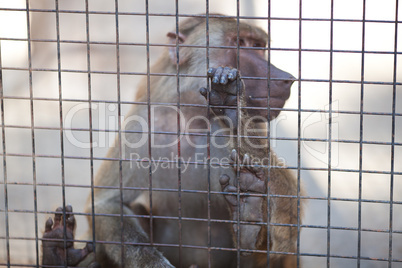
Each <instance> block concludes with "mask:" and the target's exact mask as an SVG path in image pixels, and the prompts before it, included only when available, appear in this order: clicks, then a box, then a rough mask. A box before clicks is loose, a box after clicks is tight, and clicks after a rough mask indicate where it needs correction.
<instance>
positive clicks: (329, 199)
mask: <svg viewBox="0 0 402 268" xmlns="http://www.w3.org/2000/svg"><path fill="white" fill-rule="evenodd" d="M268 2H269V3H268V17H257V16H240V0H237V1H236V5H237V10H236V13H237V14H236V16H222V15H217V14H212V13H209V10H210V6H209V1H208V0H206V2H205V3H206V6H205V8H206V14H205V15H193V14H183V13H180V11H179V0H175V12H174V13H152V12H149V3H148V0H146V4H145V12H125V11H120V8H119V1H118V0H115V10H114V11H110V12H109V11H92V10H90V8H89V5H88V0H85V10H84V11H80V10H62V9H59V1H58V0H55V8H54V9H32V8H30V4H29V1H28V0H26V8H25V9H24V8H0V11H3V12H11V11H20V12H26V18H27V38H14V37H0V41H18V42H26V43H27V44H28V66H27V67H4V66H2V61H1V56H2V55H1V42H0V92H1V98H0V106H1V110H0V111H1V124H2V130H1V131H2V132H1V134H2V152H1V154H0V155H1V156H2V158H3V177H4V180H3V181H0V185H2V186H3V188H4V209H2V208H0V212H1V213H4V215H5V225H4V226H5V234H4V235H3V236H0V240H5V244H6V246H5V249H6V260H0V265H1V266H3V265H4V266H7V267H12V266H24V267H38V266H39V265H40V263H39V262H40V261H39V259H40V257H39V256H40V253H39V248H40V245H39V244H40V243H41V242H42V241H43V239H42V238H41V237H40V233H39V231H40V230H41V227H40V224H41V223H40V221H39V222H38V215H50V216H51V215H53V214H54V212H52V211H46V210H41V209H40V208H39V207H38V202H37V198H38V190H37V189H38V187H54V186H55V187H59V188H61V193H62V202H63V203H62V204H63V207H65V206H66V189H67V188H82V189H87V190H88V191H90V195H91V211H90V212H88V213H83V212H76V213H75V215H77V216H89V217H91V218H92V239H90V240H78V239H74V240H68V239H64V240H63V243H64V247H65V248H67V242H73V241H75V242H89V243H93V245H95V244H98V245H102V244H113V245H118V246H120V247H121V260H122V265H123V266H124V265H125V248H126V247H127V246H129V245H138V246H150V247H166V248H176V249H177V250H178V258H179V266H180V267H181V266H182V262H183V259H184V258H183V256H184V253H183V250H184V249H198V250H206V251H207V252H208V255H207V256H208V267H212V261H211V258H212V252H213V251H221V252H233V253H234V254H236V260H237V262H236V264H237V267H240V264H241V253H243V252H251V253H263V254H266V256H267V266H268V267H270V257H271V256H272V255H275V254H281V255H283V254H288V255H295V256H296V257H297V267H300V266H301V263H302V259H303V257H320V258H324V259H325V260H326V266H327V267H331V261H332V260H333V259H334V258H339V259H353V260H356V263H357V267H360V266H362V265H363V262H362V261H381V262H385V263H387V264H388V267H389V268H390V267H392V265H393V264H395V263H402V259H399V258H398V257H395V253H394V252H393V246H394V241H395V238H394V236H395V235H396V234H398V235H401V234H402V230H398V229H397V228H396V227H395V224H394V220H395V218H396V217H397V216H396V215H395V209H394V207H395V206H396V205H402V201H397V200H395V196H394V192H395V176H401V175H402V172H401V171H396V170H397V169H396V163H395V158H396V157H395V154H396V152H395V150H396V149H397V148H396V147H398V146H402V142H398V141H397V140H396V138H395V135H396V124H397V122H396V120H397V117H402V113H398V112H397V109H396V106H397V87H398V86H402V82H400V81H398V80H397V76H398V73H397V71H398V62H397V60H398V56H401V55H402V51H398V42H397V41H398V30H399V28H398V27H399V25H400V24H401V23H402V21H401V20H399V14H398V9H399V1H398V0H396V5H395V20H368V19H366V1H363V14H362V19H361V20H359V19H336V18H334V2H335V1H333V0H331V15H330V18H329V19H316V18H305V17H304V16H303V1H302V0H300V1H299V14H298V17H297V18H281V17H272V16H271V8H272V7H271V3H270V1H268ZM39 12H40V13H51V14H55V17H56V20H55V22H56V25H55V26H56V38H55V39H51V38H50V39H47V38H45V39H41V38H32V36H31V22H30V16H31V14H32V13H39ZM60 14H82V15H83V16H85V18H86V26H85V28H86V29H85V30H86V39H85V40H68V39H62V38H61V36H60ZM90 15H113V16H114V19H115V37H116V40H115V42H106V41H92V40H91V38H90V27H89V18H90ZM120 16H142V17H145V21H146V23H145V25H146V26H145V27H146V37H145V42H144V43H143V42H122V41H120V27H119V23H120V22H119V18H120ZM152 17H169V18H170V17H171V18H174V19H175V30H176V42H175V44H161V43H153V42H151V41H150V23H149V21H150V18H152ZM194 17H197V18H205V20H206V29H205V38H206V45H205V46H202V45H184V44H180V42H179V33H180V31H179V30H180V29H179V22H180V19H181V18H194ZM222 17H225V18H226V17H228V18H233V19H235V20H236V21H237V41H238V42H237V43H238V44H239V38H240V26H239V23H240V20H265V21H266V22H267V29H268V36H269V39H270V36H271V24H272V22H275V21H294V22H297V23H298V24H299V25H298V34H299V42H298V47H297V48H276V47H272V46H271V44H270V42H268V47H267V48H263V49H261V48H249V47H247V49H255V50H264V51H267V54H268V73H267V77H268V78H255V77H243V79H250V80H252V79H254V80H268V81H269V82H270V81H275V80H276V81H278V79H274V78H270V76H271V75H270V62H271V53H272V52H275V51H285V52H297V54H298V76H297V82H298V87H297V107H296V108H273V107H269V106H268V103H269V99H270V88H269V84H270V83H269V82H268V83H267V84H268V92H269V94H268V95H269V97H268V103H267V107H263V108H256V107H240V96H238V98H237V104H238V105H237V107H236V108H235V109H236V110H237V113H238V115H239V116H240V114H241V109H247V110H253V109H254V110H266V111H268V114H269V113H270V112H271V111H284V112H291V113H297V137H274V136H273V135H271V132H270V123H269V122H268V127H267V136H266V137H264V138H266V139H267V140H268V142H272V141H289V142H295V143H297V160H296V164H294V165H289V166H287V167H286V168H287V169H290V170H293V171H295V172H296V174H297V185H298V189H297V195H275V194H269V195H268V194H265V195H262V194H252V193H245V194H243V193H241V192H240V187H239V180H237V183H238V185H237V193H227V192H222V191H214V190H212V189H211V168H213V167H215V166H216V165H215V164H214V163H212V162H211V126H210V125H208V131H207V132H206V133H193V132H192V133H186V132H185V130H184V129H182V128H181V124H180V122H181V120H182V118H181V115H180V113H177V118H176V123H177V131H172V132H169V131H154V130H152V128H151V109H152V106H157V105H164V106H172V107H176V108H177V109H178V110H180V109H183V108H189V107H198V108H199V107H201V108H206V109H207V111H208V115H207V116H208V118H210V117H211V115H210V108H214V106H211V105H210V104H209V95H208V96H207V104H206V105H200V104H187V103H181V95H180V94H181V92H180V86H181V84H180V83H181V80H182V79H183V78H189V77H192V78H202V79H205V80H206V83H207V84H208V88H209V86H210V85H209V80H208V78H207V77H206V76H204V75H196V74H184V73H181V71H180V68H179V62H180V58H179V56H180V53H179V49H182V48H186V47H188V48H197V49H205V51H206V54H205V57H206V63H207V68H209V67H210V49H214V48H223V49H236V50H237V67H239V65H240V58H239V54H240V50H241V49H244V48H245V47H241V46H240V45H237V46H219V47H217V46H212V45H210V28H209V27H210V25H209V22H210V19H211V18H222ZM303 22H329V24H330V46H329V49H310V48H303V47H302V38H301V37H302V36H303ZM336 22H353V23H361V25H362V43H361V50H344V49H334V23H336ZM367 23H377V24H380V23H381V24H392V25H394V26H395V33H394V48H393V51H374V50H366V25H367ZM39 42H41V43H54V44H55V45H56V47H57V68H35V67H33V66H32V46H33V45H35V43H39ZM61 44H84V45H86V51H87V53H86V63H87V68H86V69H85V70H77V69H68V68H63V67H62V62H61V54H62V51H61V49H60V47H61ZM92 45H107V46H114V47H115V50H116V55H115V56H116V71H103V70H101V71H96V70H93V68H91V46H92ZM123 46H127V47H145V48H146V71H145V72H126V71H122V70H121V66H120V65H121V62H120V61H121V59H120V56H121V55H120V50H121V47H123ZM152 47H158V48H165V47H168V48H175V49H176V72H175V73H154V72H152V71H151V59H150V58H151V51H150V49H151V48H152ZM305 52H320V53H329V78H328V79H314V78H304V77H302V55H303V53H305ZM334 53H348V54H357V55H361V79H360V80H342V79H334V74H333V73H334V66H333V65H334V64H333V63H334ZM367 55H392V56H393V77H392V82H386V81H367V80H366V77H365V62H366V56H367ZM4 71H11V72H13V71H26V72H28V74H29V79H28V88H29V96H27V97H21V96H13V95H10V96H8V95H7V96H4V91H3V78H4ZM33 72H46V73H56V74H57V79H58V97H57V98H51V97H35V96H34V92H33V84H34V81H33V77H32V74H33ZM62 73H80V74H86V75H87V83H88V98H87V99H69V98H64V97H63V88H62ZM94 74H100V75H107V74H108V75H115V76H116V78H117V100H116V101H105V100H97V99H94V98H93V96H92V87H93V85H92V82H91V81H92V76H93V75H94ZM122 76H146V80H147V98H146V101H143V102H139V101H129V100H123V98H122V95H121V88H122V85H121V77H122ZM161 76H168V77H175V78H176V82H177V90H176V94H177V96H176V97H177V101H176V102H172V103H161V102H153V101H152V100H151V88H150V87H151V79H152V78H153V77H161ZM279 80H280V79H279ZM306 82H311V83H327V84H328V85H329V94H328V103H329V107H328V109H311V108H307V109H306V108H302V87H303V83H306ZM335 84H353V85H359V86H360V100H359V101H360V107H359V110H358V111H352V110H336V109H335V108H334V106H333V104H332V103H333V91H334V85H335ZM369 85H386V86H392V109H391V112H370V111H365V110H364V93H365V87H367V86H369ZM5 100H26V101H29V108H30V110H29V111H30V126H24V125H22V124H21V125H19V124H10V123H6V121H5V108H4V101H5ZM35 101H46V102H49V103H57V104H58V107H59V117H58V119H59V127H43V126H38V125H36V124H35V120H34V119H35V117H34V114H35V109H34V102H35ZM75 102H77V103H87V104H88V105H89V107H91V106H92V105H93V104H97V103H108V104H117V107H118V110H117V113H118V117H119V120H118V128H117V130H113V129H108V128H102V127H94V126H93V123H92V120H93V113H92V110H91V109H89V111H88V113H89V114H88V115H89V122H88V123H89V126H88V127H87V128H73V127H70V126H65V125H64V116H63V104H64V103H75ZM122 105H142V106H144V107H146V108H147V109H148V113H147V114H148V129H147V130H146V131H130V130H125V129H123V128H122V123H121V120H120V118H121V116H122V114H123V111H122ZM215 107H216V108H220V107H219V106H215ZM223 107H224V106H222V107H221V108H223ZM224 108H227V107H224ZM303 113H322V114H326V115H328V138H305V137H302V116H303ZM338 114H343V115H356V116H358V117H359V137H358V138H357V139H350V138H349V139H340V138H337V137H336V135H334V129H333V123H334V117H335V116H336V115H338ZM368 115H377V116H388V117H391V120H392V130H391V132H392V133H391V134H392V135H391V139H390V141H375V140H374V141H373V140H365V139H364V135H363V134H364V122H365V121H364V118H365V117H366V116H368ZM239 122H240V120H239ZM239 122H238V123H239ZM237 127H238V128H239V127H240V124H239V125H238V126H237ZM8 129H22V130H23V129H26V130H29V131H30V135H31V136H30V139H31V142H32V146H31V152H30V153H14V152H9V151H7V148H6V147H7V146H6V145H7V140H6V130H8ZM35 130H54V131H59V137H60V144H59V145H60V152H61V153H60V155H56V154H41V153H37V151H38V150H37V147H36V135H35ZM65 131H77V132H84V133H89V143H90V148H89V156H72V155H68V154H67V153H66V151H65V146H64V143H65V138H64V132H65ZM98 132H110V133H115V134H116V135H117V137H118V141H119V142H118V146H119V155H118V157H117V158H110V157H98V156H95V155H94V147H93V140H94V137H93V136H94V134H96V133H98ZM127 133H139V134H144V133H146V134H147V136H148V138H149V142H148V157H149V159H152V143H151V141H152V139H151V137H152V135H155V134H158V135H166V136H175V137H177V139H178V144H177V156H178V158H177V161H176V160H172V161H170V160H144V159H142V158H134V159H132V158H127V156H126V155H125V154H123V148H122V146H123V144H122V135H125V134H127ZM238 133H240V131H238ZM182 136H192V137H204V138H206V140H207V158H206V161H205V162H204V163H200V162H194V161H185V160H182V158H181V156H182V150H181V149H182V148H181V145H182V144H181V142H180V139H181V137H182ZM217 137H226V138H227V137H234V138H236V139H237V144H240V139H241V138H250V139H253V138H255V139H261V137H259V136H242V135H234V136H231V135H217ZM303 142H323V143H326V144H328V158H327V160H328V164H327V165H326V166H325V167H305V166H303V164H302V143H303ZM335 143H343V144H356V145H358V147H359V163H358V167H357V168H338V167H333V166H332V165H331V163H332V162H333V157H334V156H333V155H334V153H333V151H332V149H331V148H332V146H331V145H333V144H335ZM365 145H381V146H387V147H390V148H391V152H390V158H391V162H390V168H389V170H379V169H375V170H372V169H367V168H366V169H365V168H364V165H363V157H364V156H363V155H364V154H363V147H364V146H365ZM237 149H238V150H239V148H237ZM267 154H268V155H270V151H268V152H267ZM8 157H19V158H31V159H32V176H33V178H32V181H31V182H12V181H9V178H8V174H7V168H8V166H7V158H8ZM42 158H45V159H59V160H60V164H61V182H60V183H42V182H39V181H38V178H37V160H38V159H42ZM67 159H77V160H89V162H90V185H84V184H74V183H66V178H65V177H66V175H65V161H66V160H67ZM269 159H270V157H269ZM101 160H104V161H105V160H106V161H116V162H118V163H119V185H118V186H97V185H95V184H94V162H95V161H101ZM128 161H130V162H137V163H141V162H147V161H148V162H151V163H152V164H156V163H174V164H177V167H178V169H177V171H178V173H177V189H169V188H157V187H154V185H153V172H152V167H151V165H150V166H149V172H148V176H149V179H148V187H128V186H126V185H124V183H123V164H124V163H126V162H128ZM183 165H193V166H197V165H198V166H206V167H208V169H207V170H208V172H207V189H206V190H189V189H183V185H182V173H183V170H182V166H183ZM234 167H235V168H236V173H237V177H239V175H240V164H239V163H235V165H234ZM266 168H267V169H268V174H270V172H269V171H270V169H272V168H283V167H282V166H277V165H276V164H275V163H270V164H269V165H268V166H266ZM302 171H325V172H327V173H328V176H327V183H328V185H327V194H326V196H324V197H317V196H309V195H308V194H307V195H302V193H301V177H302V174H301V173H302ZM335 172H346V173H355V174H358V196H357V197H356V198H339V197H336V196H335V195H334V194H333V189H332V183H333V181H334V178H333V174H334V173H335ZM365 174H384V175H389V176H390V185H389V194H390V195H389V199H387V200H380V199H369V198H364V196H363V178H364V175H365ZM269 180H270V178H268V181H269ZM9 186H32V189H33V196H34V200H33V204H34V205H33V209H31V210H30V209H11V208H10V206H9V205H10V203H9V202H10V200H9V193H8V191H9ZM268 187H269V186H268ZM97 189H110V190H119V191H120V213H119V214H104V213H96V211H95V196H94V192H95V190H97ZM130 190H132V191H148V192H149V200H150V211H149V215H125V214H124V207H123V206H124V192H125V191H130ZM157 192H169V193H174V194H177V198H178V204H177V211H178V215H177V216H160V215H156V213H155V209H154V208H153V203H152V200H153V196H154V193H157ZM268 192H269V190H268ZM186 193H191V194H199V195H203V196H206V197H207V217H206V218H193V217H185V216H187V215H183V212H182V196H183V194H186ZM214 195H215V196H216V195H236V197H237V202H238V203H240V197H243V196H258V197H266V198H267V206H268V207H270V202H271V198H294V199H297V215H298V219H297V224H279V223H271V222H269V220H268V221H267V222H262V223H255V222H247V221H242V220H241V219H240V207H239V206H238V207H237V209H238V217H237V219H231V220H218V219H214V218H213V217H212V216H211V198H213V197H214ZM305 200H317V201H324V202H326V207H327V214H326V220H327V222H326V224H303V223H302V222H301V216H302V215H301V202H302V201H305ZM333 201H344V202H349V203H353V204H357V207H358V212H357V218H358V219H357V227H346V226H335V225H334V222H333V221H331V219H332V216H333V210H332V207H331V206H332V204H333ZM365 203H370V204H387V205H389V218H388V220H389V224H388V228H382V229H375V228H364V227H363V218H362V205H363V204H365ZM10 213H19V214H32V215H33V217H34V225H35V229H34V233H35V234H34V237H25V236H14V235H10V225H11V224H13V223H12V222H11V220H10V218H9V215H10ZM98 216H102V217H119V218H120V223H121V241H120V242H112V241H99V240H96V239H95V217H98ZM130 218H135V219H147V220H149V227H150V234H149V238H150V241H149V243H137V242H136V243H134V242H132V241H125V237H124V232H125V227H126V226H125V224H124V222H125V220H126V219H130ZM154 220H174V221H176V222H177V223H178V231H179V232H178V243H177V244H173V243H172V244H166V243H157V241H155V239H154V232H153V229H154ZM63 221H64V232H65V233H66V231H67V230H66V224H65V223H66V222H65V221H66V212H65V211H64V212H63ZM185 222H201V223H203V224H206V226H207V235H208V237H207V245H206V246H197V245H188V244H186V243H185V241H183V234H182V233H183V227H182V225H183V223H185ZM215 223H226V224H235V225H236V228H237V239H238V241H239V240H240V225H241V224H255V225H261V226H266V228H267V230H268V234H267V250H266V251H263V250H245V249H242V248H241V247H240V245H239V244H237V246H236V247H234V248H225V247H215V246H213V244H214V243H213V241H212V238H211V224H215ZM272 226H286V227H295V228H297V231H298V236H297V252H294V253H292V252H275V251H272V250H270V243H271V241H270V239H269V233H270V230H271V229H270V228H272ZM302 228H310V229H317V230H323V231H326V249H325V251H326V252H325V253H323V254H318V253H306V252H303V250H302V247H301V244H302V237H301V236H300V231H301V229H302ZM333 230H348V231H354V232H356V233H357V245H356V246H357V251H356V254H354V255H347V254H345V255H342V254H334V253H333V252H332V248H331V241H332V239H333V235H332V234H331V231H333ZM364 232H370V233H380V234H388V254H387V257H384V258H374V257H370V256H364V254H363V252H362V244H363V243H362V234H363V233H364ZM14 240H15V241H33V242H34V243H35V261H36V263H35V264H31V265H26V264H18V263H11V262H12V260H11V256H10V254H11V248H10V241H14ZM65 267H67V264H66V265H65Z"/></svg>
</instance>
